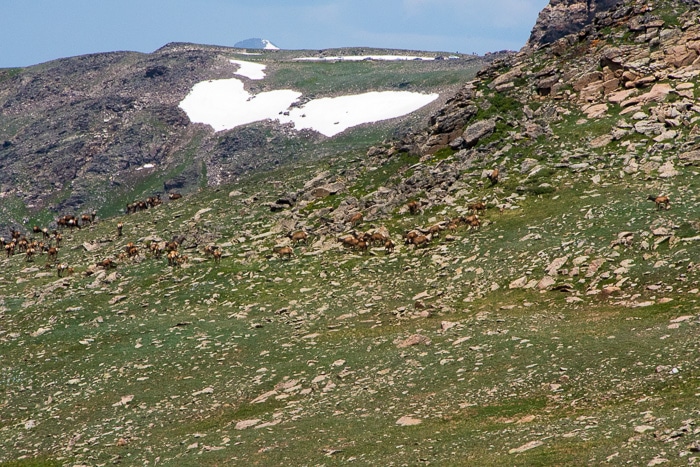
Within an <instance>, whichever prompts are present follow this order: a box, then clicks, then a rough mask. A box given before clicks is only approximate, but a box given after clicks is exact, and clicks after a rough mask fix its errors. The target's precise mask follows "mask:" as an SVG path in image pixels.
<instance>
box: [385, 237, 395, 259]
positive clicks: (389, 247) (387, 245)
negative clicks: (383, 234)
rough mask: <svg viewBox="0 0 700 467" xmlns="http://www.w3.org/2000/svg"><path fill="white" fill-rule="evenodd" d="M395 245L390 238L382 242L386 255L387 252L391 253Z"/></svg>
mask: <svg viewBox="0 0 700 467" xmlns="http://www.w3.org/2000/svg"><path fill="white" fill-rule="evenodd" d="M395 247H396V245H394V242H392V241H391V239H390V238H387V239H386V242H384V251H385V252H386V254H387V255H388V254H389V253H393V252H394V248H395Z"/></svg>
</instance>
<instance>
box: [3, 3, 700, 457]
mask: <svg viewBox="0 0 700 467" xmlns="http://www.w3.org/2000/svg"><path fill="white" fill-rule="evenodd" d="M560 3H562V2H552V4H553V5H554V4H560ZM569 3H575V2H569ZM578 3H579V4H577V5H574V6H575V7H580V3H581V2H578ZM540 26H542V25H539V26H537V27H536V29H537V28H538V27H540ZM548 37H554V36H548ZM283 53H284V52H283ZM699 57H700V12H699V11H698V9H697V8H695V4H694V3H693V2H689V1H680V0H678V1H663V2H662V1H649V2H644V4H643V5H642V4H641V3H638V2H636V1H623V2H619V3H618V4H617V5H616V6H614V7H611V8H610V9H602V10H601V11H597V13H596V14H595V16H593V17H592V18H591V19H590V21H589V22H587V23H586V24H584V25H582V27H581V29H580V30H578V31H576V32H574V33H573V34H565V35H563V36H561V37H559V38H557V39H555V40H554V41H553V42H547V41H543V42H540V40H539V39H538V40H537V41H535V40H533V41H532V42H531V43H529V44H528V45H527V46H526V47H525V48H523V50H522V51H521V52H520V53H518V54H514V55H512V56H506V57H498V58H497V59H496V60H495V61H494V63H493V64H492V65H491V66H489V67H487V68H485V69H484V70H482V71H481V72H479V73H478V74H477V75H476V77H475V78H474V79H471V80H470V81H469V82H467V83H463V84H462V85H461V86H460V87H459V90H458V91H457V92H456V94H454V95H452V96H451V97H449V98H447V99H444V100H443V101H442V102H441V103H439V104H438V106H437V109H436V110H435V111H434V113H433V114H432V115H431V116H430V117H429V125H428V126H427V127H424V128H422V127H417V126H416V127H415V128H414V129H412V130H410V131H409V130H406V131H403V132H401V133H400V134H399V135H398V137H397V138H394V139H387V140H386V142H382V143H376V142H372V143H370V144H372V147H370V148H369V149H368V148H367V147H361V144H360V141H359V138H358V139H357V140H354V145H351V146H345V145H344V144H339V145H338V146H336V148H339V149H338V150H337V151H336V152H335V153H333V157H319V158H316V157H309V158H304V159H302V160H298V161H294V162H295V163H280V164H279V165H278V166H276V167H274V166H273V167H271V169H270V170H267V171H255V172H250V173H242V174H240V176H239V177H238V180H237V182H236V183H235V184H223V183H222V184H221V185H218V186H202V187H201V188H200V189H198V190H193V191H192V192H189V193H187V194H186V195H185V196H184V197H183V198H181V199H174V200H170V199H168V198H167V197H164V199H163V202H162V204H157V205H156V206H154V207H151V208H148V209H142V210H137V211H136V212H133V213H130V214H126V215H124V214H120V215H115V216H111V217H106V216H104V217H102V216H99V215H98V217H97V219H96V222H94V223H92V224H89V225H87V224H86V225H84V226H83V227H82V228H80V229H77V228H74V229H72V230H71V229H70V228H69V227H65V228H62V229H61V230H60V233H61V234H62V237H63V238H62V240H61V246H60V248H59V250H58V251H57V252H56V255H57V258H56V261H53V260H48V259H47V254H46V253H44V254H40V253H39V252H36V253H35V254H34V255H33V256H30V255H27V254H26V253H20V252H16V253H15V254H14V255H12V256H9V257H7V258H3V259H2V260H1V261H2V269H0V271H2V272H0V297H1V298H0V325H1V326H2V327H1V328H0V388H2V391H3V398H2V400H0V408H1V409H2V410H0V435H1V436H0V462H4V463H5V464H6V465H13V466H15V465H20V466H24V465H107V464H116V463H121V464H124V465H145V464H148V465H155V464H159V465H161V464H164V465H254V464H257V465H280V464H288V465H345V464H350V463H353V464H356V465H422V464H426V465H427V464H433V465H571V466H578V465H589V464H611V465H623V464H624V465H647V466H654V465H693V464H696V463H697V462H698V459H699V458H700V454H699V453H700V427H699V422H700V411H699V410H698V397H699V395H700V372H699V371H698V368H699V365H698V364H699V363H700V341H698V338H697V337H698V326H700V313H698V299H699V296H700V267H699V266H698V258H699V254H700V243H699V242H700V207H699V206H700V203H698V196H699V190H700V179H699V178H698V175H699V174H698V168H697V164H698V161H699V160H700V157H699V156H700V134H699V133H698V121H700V105H699V102H698V100H699V99H700V91H698V76H699V75H700V58H699ZM446 66H449V65H446ZM276 79H278V80H281V79H282V77H281V76H280V75H277V78H276ZM332 148H333V146H332V145H329V146H327V150H328V151H330V150H331V149H332ZM495 169H497V170H498V174H497V175H495V173H494V170H495ZM489 176H490V178H489ZM664 197H667V198H668V199H664ZM649 198H651V199H649ZM657 201H658V202H657ZM480 203H483V205H480ZM358 213H361V214H362V216H361V218H358V217H359V216H357V215H358ZM474 213H476V216H478V217H476V218H475V217H471V216H473V215H474ZM120 224H121V225H122V227H121V228H119V227H118V226H119V225H120ZM411 231H413V232H414V234H412V235H415V238H417V237H420V236H422V235H425V237H424V240H421V241H418V240H414V241H410V240H409V239H410V238H413V237H412V235H409V233H410V232H411ZM295 232H305V233H306V234H307V235H308V239H307V240H306V241H298V242H296V241H293V240H292V238H291V237H292V236H293V235H292V234H293V233H295ZM364 232H367V233H370V234H377V233H381V234H382V235H386V236H388V237H389V238H390V239H391V240H392V241H393V243H394V244H395V245H394V248H393V249H392V248H391V247H389V248H386V246H385V245H383V244H382V243H371V244H367V245H363V244H361V243H360V242H361V241H362V240H360V239H358V237H360V238H361V236H360V235H359V234H360V233H364ZM23 233H24V234H25V235H27V237H28V238H31V237H34V238H36V240H37V241H39V240H43V238H40V237H42V235H41V234H34V235H32V234H31V233H29V232H23ZM301 236H302V237H303V235H301ZM343 239H344V240H343ZM171 241H175V242H176V243H177V247H176V250H175V251H177V253H171V254H170V258H168V257H167V256H166V253H165V252H164V251H159V249H164V248H165V247H166V246H168V245H167V243H169V242H171ZM51 242H52V244H55V240H51ZM421 242H425V243H421ZM344 244H348V245H350V246H344ZM287 247H289V248H291V249H289V250H288V249H286V248H287ZM169 248H175V246H174V245H170V246H169ZM214 252H218V253H214ZM286 253H289V254H286ZM219 256H220V257H219ZM105 260H109V261H108V262H105ZM47 264H48V266H47ZM60 264H62V265H64V267H61V268H59V265H60ZM5 464H3V465H5Z"/></svg>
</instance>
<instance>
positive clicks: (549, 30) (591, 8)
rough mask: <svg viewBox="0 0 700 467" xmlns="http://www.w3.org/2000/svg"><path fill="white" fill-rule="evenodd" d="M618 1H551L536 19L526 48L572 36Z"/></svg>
mask: <svg viewBox="0 0 700 467" xmlns="http://www.w3.org/2000/svg"><path fill="white" fill-rule="evenodd" d="M617 2H618V0H551V1H550V3H549V5H547V6H546V7H544V9H543V10H542V11H541V12H540V14H539V16H538V17H537V22H536V23H535V27H534V28H532V33H531V34H530V39H529V40H528V47H531V48H537V47H538V46H540V45H545V44H551V43H552V42H555V41H557V40H558V39H561V38H562V37H564V36H566V35H569V34H574V33H577V32H579V31H580V30H581V29H583V28H584V27H585V26H586V25H588V24H590V23H591V22H592V21H593V18H594V17H595V15H596V13H599V12H601V11H606V10H609V9H610V8H612V7H613V6H615V5H616V4H617Z"/></svg>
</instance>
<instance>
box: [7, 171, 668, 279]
mask: <svg viewBox="0 0 700 467" xmlns="http://www.w3.org/2000/svg"><path fill="white" fill-rule="evenodd" d="M486 178H488V180H489V181H490V182H491V185H492V186H493V185H495V184H496V183H498V179H499V170H498V169H494V170H493V171H491V172H490V173H488V174H487V175H486ZM181 197H182V195H180V194H179V193H169V194H168V198H169V199H170V200H176V199H180V198H181ZM647 200H650V201H654V203H655V204H656V207H657V209H658V210H661V209H670V206H671V202H670V199H669V197H668V196H654V195H650V196H649V197H648V198H647ZM160 204H162V200H161V197H160V195H155V196H152V197H148V198H146V199H145V200H140V201H134V202H133V203H129V204H127V205H126V210H125V212H126V214H132V213H135V212H138V211H141V210H145V209H149V208H154V207H156V206H158V205H160ZM466 208H467V215H462V216H458V217H454V218H448V219H445V220H443V221H442V222H437V223H435V224H433V225H430V226H428V227H424V228H423V227H416V228H414V229H411V230H407V231H405V232H404V233H403V235H402V240H403V244H404V245H406V246H408V247H410V246H412V247H413V248H414V249H419V248H425V247H427V246H429V245H430V244H431V243H432V241H433V240H434V239H437V238H439V237H440V236H441V235H442V233H443V231H448V232H455V231H457V230H458V229H460V228H462V227H464V228H466V229H467V230H478V229H479V228H480V227H481V224H482V221H481V219H480V217H479V216H480V215H483V214H484V213H485V211H486V209H487V205H486V204H485V203H484V202H483V201H476V202H473V203H469V204H467V206H466ZM402 211H404V212H408V213H409V214H410V215H412V216H415V215H417V214H419V213H421V212H422V206H421V204H420V203H419V202H418V201H416V200H411V201H409V202H408V203H407V204H406V205H405V206H404V208H403V209H402ZM501 212H502V210H501ZM96 218H97V216H96V213H95V212H94V211H93V212H91V213H88V214H82V215H80V216H79V217H78V216H75V215H64V216H61V217H59V218H57V219H56V221H55V224H56V228H55V229H53V230H49V229H48V228H40V227H39V226H34V227H33V228H32V230H31V234H28V236H27V235H23V234H22V233H21V232H20V231H18V230H14V229H13V230H11V232H10V237H9V238H8V239H5V238H4V237H0V247H2V249H4V251H5V257H6V258H10V257H12V256H13V255H15V254H22V253H23V254H24V255H25V261H26V262H34V261H35V260H36V258H37V257H40V256H43V255H46V268H47V269H48V268H54V267H55V269H56V273H57V275H58V276H59V277H62V276H63V275H64V274H71V273H73V272H74V270H73V268H72V267H70V266H68V265H67V264H65V263H61V262H59V250H60V248H61V242H62V240H63V234H62V233H61V231H62V230H65V229H70V231H71V232H72V231H73V230H74V229H81V228H85V227H90V226H92V225H93V224H94V223H95V222H96ZM363 220H364V216H363V213H362V212H360V211H357V212H354V213H352V214H350V215H348V217H347V218H346V225H349V226H350V228H351V231H350V232H349V233H347V234H344V235H342V236H340V237H337V243H339V244H340V245H341V247H342V248H344V249H347V250H351V251H356V252H360V253H363V252H367V251H368V250H370V249H371V248H382V249H383V250H384V252H385V254H387V255H389V254H391V253H393V252H394V249H395V248H396V244H395V242H394V240H392V238H391V236H390V234H389V232H388V230H387V229H386V228H385V227H379V228H374V229H370V230H367V231H364V232H362V231H359V230H358V228H359V226H360V225H361V224H362V222H363ZM123 229H124V223H123V222H121V221H120V222H118V223H117V224H116V232H115V233H116V237H117V238H120V237H122V236H123ZM309 235H310V234H309V232H308V231H306V230H296V231H291V232H289V233H288V234H287V238H288V241H287V242H286V243H287V244H277V245H275V246H273V248H272V252H273V254H276V255H277V256H278V257H280V258H282V259H290V258H292V257H294V256H295V254H294V247H297V246H298V245H300V244H304V245H308V241H309ZM184 239H185V238H184V237H182V236H180V237H175V238H173V239H172V240H170V241H156V240H149V241H147V242H145V243H144V244H143V245H141V246H139V245H137V244H136V243H134V242H128V243H126V244H125V246H124V247H123V250H122V251H121V252H120V253H119V254H118V255H117V258H116V259H113V258H105V259H103V260H101V261H98V262H97V263H95V264H94V265H93V266H92V268H88V271H86V274H90V273H91V272H89V271H92V272H94V270H95V269H98V268H99V269H104V270H108V269H112V268H115V267H117V264H118V263H117V260H119V261H120V262H121V261H124V260H136V259H137V258H140V257H141V256H142V255H143V256H144V257H146V256H148V257H151V258H155V259H160V258H162V257H163V256H165V258H166V260H167V264H168V266H171V267H177V266H181V265H182V264H184V263H186V262H187V261H188V256H187V255H184V254H182V252H181V245H182V243H183V241H184ZM448 239H449V237H448ZM194 247H196V245H195V246H194ZM191 248H192V247H191ZM201 251H202V252H203V253H204V254H205V255H206V256H209V257H211V258H212V259H213V261H214V262H215V263H216V264H218V263H220V262H221V259H222V257H223V251H222V249H221V247H219V246H218V245H206V246H205V247H204V248H203V250H201Z"/></svg>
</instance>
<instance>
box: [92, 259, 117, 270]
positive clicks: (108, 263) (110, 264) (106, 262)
mask: <svg viewBox="0 0 700 467" xmlns="http://www.w3.org/2000/svg"><path fill="white" fill-rule="evenodd" d="M96 266H97V267H99V268H103V269H112V268H116V267H117V263H115V262H114V261H113V260H112V259H110V258H107V259H103V260H102V261H100V262H99V263H97V264H96Z"/></svg>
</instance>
